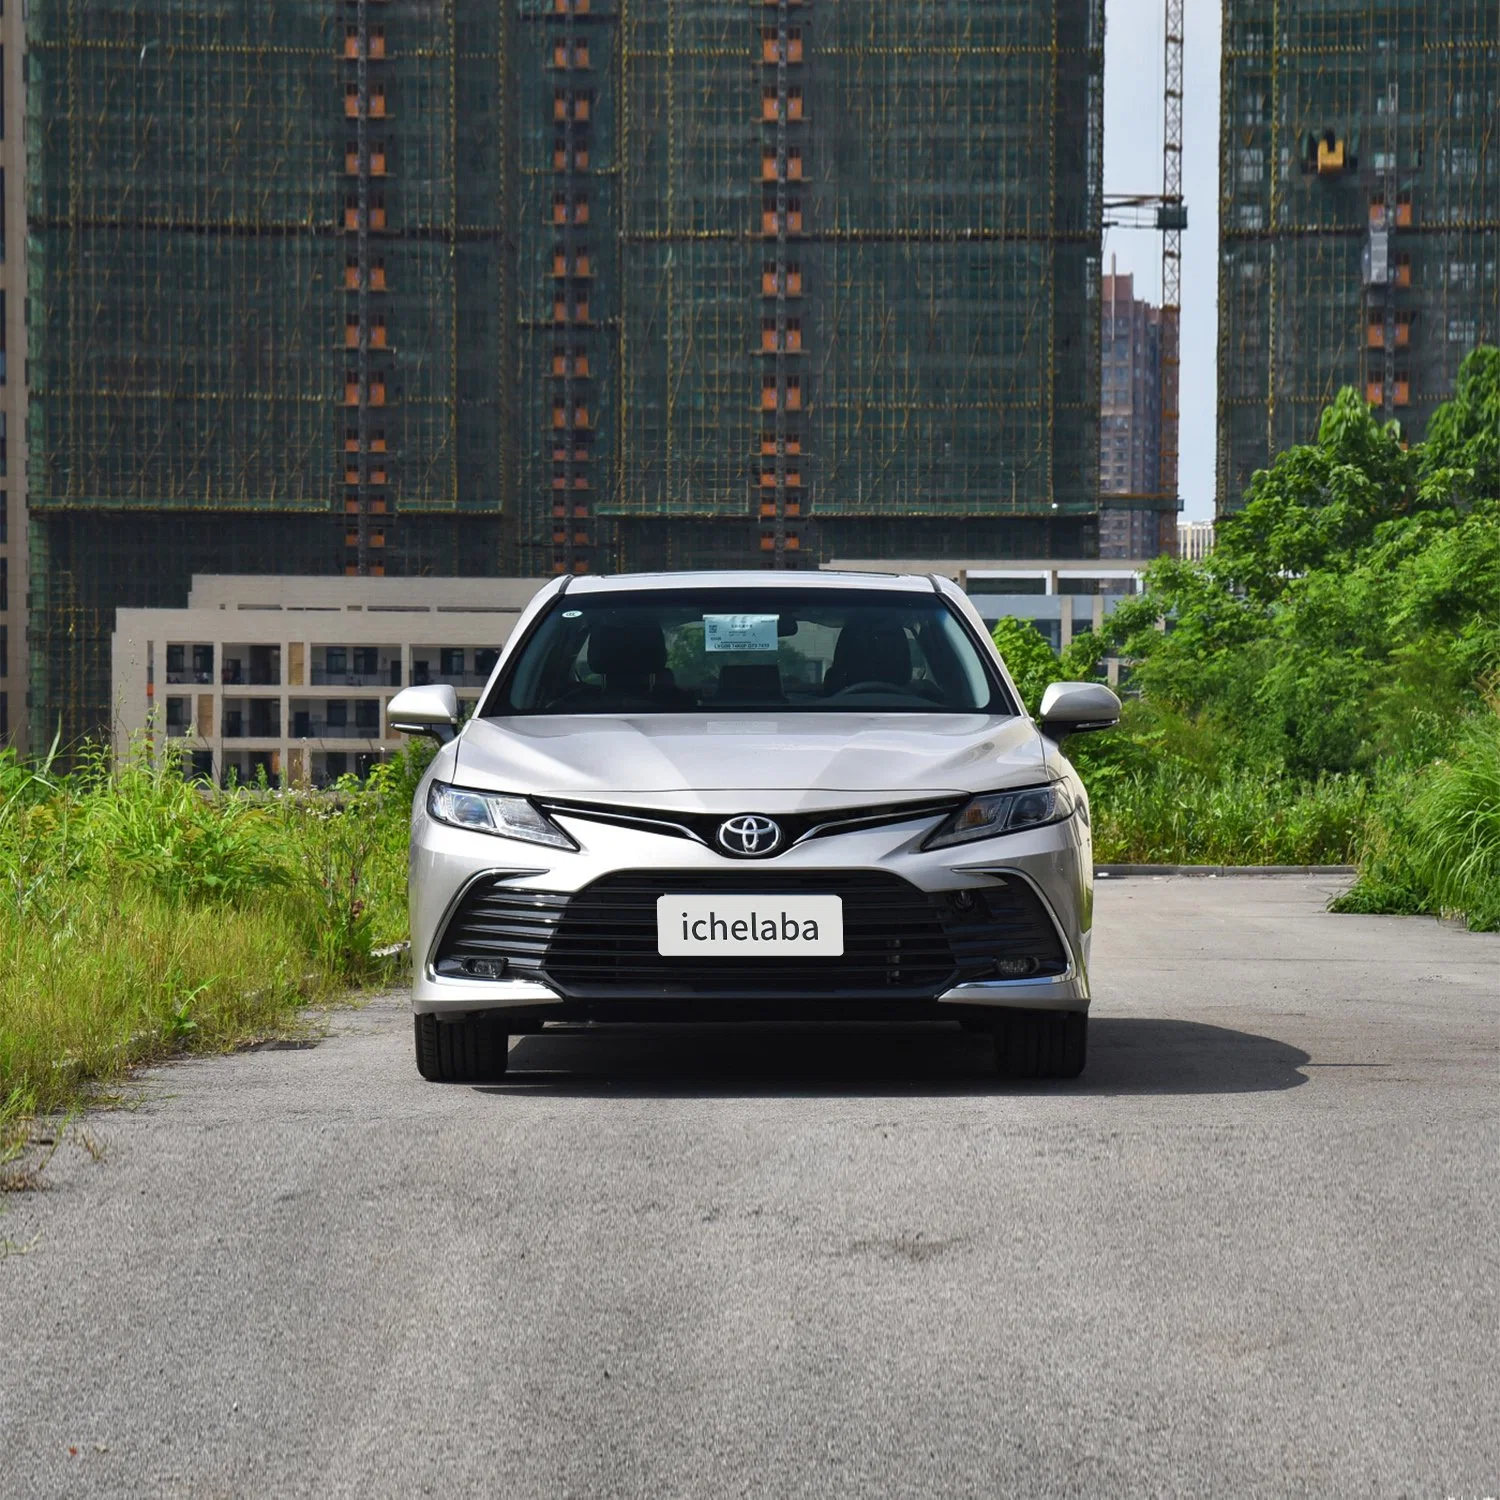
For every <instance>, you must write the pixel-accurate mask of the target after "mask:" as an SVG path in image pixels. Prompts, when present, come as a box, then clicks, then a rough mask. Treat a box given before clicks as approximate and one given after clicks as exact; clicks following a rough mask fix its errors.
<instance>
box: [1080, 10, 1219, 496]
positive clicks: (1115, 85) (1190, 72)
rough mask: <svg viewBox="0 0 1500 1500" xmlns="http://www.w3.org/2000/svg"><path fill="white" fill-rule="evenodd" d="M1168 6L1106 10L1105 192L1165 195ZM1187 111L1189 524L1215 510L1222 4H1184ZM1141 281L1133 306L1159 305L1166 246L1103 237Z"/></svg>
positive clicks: (1117, 235) (1182, 481)
mask: <svg viewBox="0 0 1500 1500" xmlns="http://www.w3.org/2000/svg"><path fill="white" fill-rule="evenodd" d="M1162 10H1163V6H1162V0H1105V33H1104V191H1105V192H1106V193H1159V192H1160V191H1161V132H1162V99H1161V92H1162ZM1186 10H1187V29H1186V32H1185V38H1186V63H1185V74H1186V84H1185V93H1186V100H1185V103H1184V108H1183V157H1182V176H1183V184H1182V191H1183V196H1184V197H1185V198H1186V199H1187V202H1188V231H1187V233H1186V234H1185V235H1183V237H1182V399H1181V403H1180V406H1181V411H1182V429H1181V438H1180V441H1179V445H1178V446H1179V449H1180V451H1181V458H1180V460H1179V473H1178V487H1179V491H1180V493H1181V495H1182V499H1183V511H1182V515H1183V519H1184V520H1188V521H1202V520H1208V519H1210V518H1211V517H1212V516H1213V510H1214V425H1215V421H1216V411H1215V400H1214V393H1215V378H1216V368H1215V358H1216V348H1217V343H1218V328H1217V317H1218V314H1217V311H1216V309H1217V298H1218V270H1217V265H1218V254H1217V249H1218V237H1219V231H1218V207H1219V160H1218V140H1219V0H1186ZM1111 254H1113V255H1115V256H1116V257H1117V259H1118V262H1119V270H1120V272H1121V273H1122V274H1123V273H1125V272H1127V271H1131V272H1134V273H1135V289H1136V296H1138V297H1144V298H1145V299H1146V300H1147V301H1148V302H1156V301H1157V300H1159V298H1160V296H1161V239H1160V236H1158V235H1157V234H1156V233H1155V232H1154V231H1148V230H1139V229H1137V230H1128V229H1107V230H1106V231H1105V233H1104V269H1105V270H1106V271H1107V270H1108V269H1109V258H1110V255H1111Z"/></svg>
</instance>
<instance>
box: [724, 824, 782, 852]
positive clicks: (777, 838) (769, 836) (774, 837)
mask: <svg viewBox="0 0 1500 1500" xmlns="http://www.w3.org/2000/svg"><path fill="white" fill-rule="evenodd" d="M719 847H720V848H721V849H723V850H724V852H725V853H726V854H738V855H742V856H743V857H744V858H746V859H764V858H765V857H766V855H768V854H774V853H775V852H776V851H777V850H778V849H779V848H780V847H781V825H780V824H779V823H776V822H773V821H772V820H771V819H770V818H765V817H762V816H761V815H760V814H759V813H742V814H741V815H740V816H739V817H737V818H729V819H728V820H726V821H725V822H723V823H721V824H720V825H719Z"/></svg>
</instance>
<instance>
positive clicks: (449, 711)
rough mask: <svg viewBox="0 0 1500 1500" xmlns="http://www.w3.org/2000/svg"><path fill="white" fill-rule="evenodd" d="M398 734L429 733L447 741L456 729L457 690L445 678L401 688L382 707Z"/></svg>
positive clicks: (386, 717)
mask: <svg viewBox="0 0 1500 1500" xmlns="http://www.w3.org/2000/svg"><path fill="white" fill-rule="evenodd" d="M385 720H386V723H387V724H389V725H390V727H391V728H392V729H394V730H395V731H396V733H397V734H425V735H430V736H431V737H432V738H433V739H435V740H436V741H437V742H438V744H440V745H446V744H447V743H448V741H449V740H451V739H453V738H454V737H455V736H456V735H457V733H458V694H457V693H456V692H455V691H454V690H453V687H452V685H451V684H449V683H446V682H434V683H429V684H427V685H426V686H423V687H409V688H402V690H401V691H400V692H399V693H397V694H396V696H395V697H394V698H392V699H391V704H390V707H389V708H387V709H386V711H385Z"/></svg>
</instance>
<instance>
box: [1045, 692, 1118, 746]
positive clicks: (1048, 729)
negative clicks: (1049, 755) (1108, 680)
mask: <svg viewBox="0 0 1500 1500" xmlns="http://www.w3.org/2000/svg"><path fill="white" fill-rule="evenodd" d="M1037 719H1038V720H1039V722H1040V726H1041V731H1042V733H1043V734H1045V735H1046V736H1047V738H1048V739H1049V740H1061V739H1062V738H1063V737H1064V736H1065V735H1069V734H1082V733H1084V732H1085V731H1086V730H1089V729H1113V728H1114V727H1115V725H1116V724H1118V723H1119V722H1120V700H1119V699H1118V698H1117V697H1115V695H1114V694H1113V693H1112V692H1111V691H1110V690H1109V689H1108V688H1107V687H1105V686H1104V684H1103V683H1102V682H1054V683H1053V684H1052V685H1051V687H1049V688H1048V689H1047V691H1046V692H1045V693H1043V694H1042V707H1041V711H1040V712H1039V713H1038V714H1037Z"/></svg>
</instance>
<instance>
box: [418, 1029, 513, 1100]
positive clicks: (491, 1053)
mask: <svg viewBox="0 0 1500 1500" xmlns="http://www.w3.org/2000/svg"><path fill="white" fill-rule="evenodd" d="M412 1022H413V1030H414V1031H415V1033H416V1042H417V1072H419V1073H420V1074H421V1075H422V1077H423V1078H425V1079H426V1080H427V1081H428V1082H429V1083H482V1082H483V1081H484V1080H486V1079H489V1078H500V1077H503V1076H504V1073H505V1066H506V1063H507V1062H508V1060H509V1050H510V1038H509V1036H508V1035H507V1034H506V1033H505V1031H504V1030H503V1029H502V1028H501V1027H499V1026H497V1025H496V1024H495V1023H494V1022H493V1021H488V1020H483V1019H476V1018H473V1017H469V1018H467V1019H465V1020H462V1021H439V1020H438V1018H437V1017H436V1016H431V1015H427V1016H413V1017H412Z"/></svg>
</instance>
